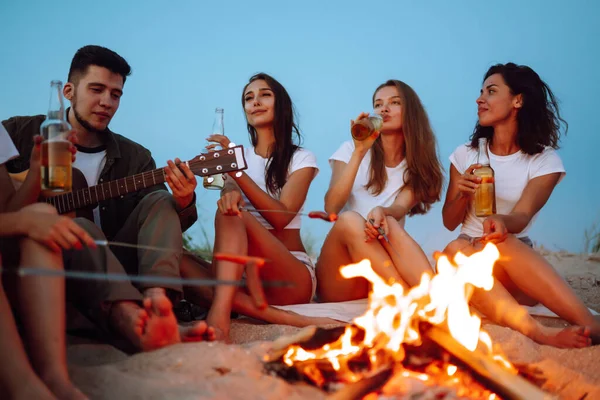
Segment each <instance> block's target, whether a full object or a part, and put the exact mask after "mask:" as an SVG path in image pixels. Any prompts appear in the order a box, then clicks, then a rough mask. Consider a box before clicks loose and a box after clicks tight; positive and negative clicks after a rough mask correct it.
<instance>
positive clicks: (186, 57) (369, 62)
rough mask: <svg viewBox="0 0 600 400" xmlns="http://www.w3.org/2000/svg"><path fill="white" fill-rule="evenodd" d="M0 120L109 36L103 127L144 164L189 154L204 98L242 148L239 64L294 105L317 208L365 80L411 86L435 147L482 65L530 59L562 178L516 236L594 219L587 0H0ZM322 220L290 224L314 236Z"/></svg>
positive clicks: (462, 113)
mask: <svg viewBox="0 0 600 400" xmlns="http://www.w3.org/2000/svg"><path fill="white" fill-rule="evenodd" d="M0 15H2V24H0V51H1V53H2V62H1V63H0V76H1V77H2V78H3V90H2V93H1V94H0V118H2V119H5V118H8V117H10V116H13V115H31V114H38V113H45V112H46V109H47V105H48V86H49V82H50V81H51V80H52V79H62V80H66V75H67V72H68V68H69V64H70V61H71V58H72V56H73V54H74V53H75V51H76V50H77V49H78V48H79V47H81V46H84V45H86V44H98V45H103V46H106V47H109V48H111V49H113V50H115V51H117V52H118V53H119V54H121V55H122V56H124V57H125V58H126V59H127V60H128V61H129V63H130V64H131V65H132V67H133V75H132V76H131V77H130V79H128V81H127V83H126V85H125V95H124V96H123V98H122V101H121V107H120V109H119V111H118V113H117V114H116V116H115V118H114V119H113V121H112V123H111V128H112V129H113V130H114V131H115V132H118V133H121V134H123V135H125V136H128V137H129V138H131V139H133V140H136V141H138V142H140V143H142V144H143V145H144V146H146V147H147V148H149V149H150V150H151V151H152V153H153V155H154V158H155V159H156V161H157V164H158V165H159V166H161V165H164V164H165V162H166V160H167V159H169V158H174V157H176V156H178V157H180V158H182V159H188V158H191V157H193V156H195V155H196V154H198V153H199V152H202V151H203V146H204V138H205V137H206V136H207V135H208V134H209V133H210V129H211V126H212V120H213V114H214V109H215V107H223V108H224V109H225V131H226V134H227V135H228V136H229V137H230V138H231V139H232V140H233V141H235V142H236V143H240V144H247V143H248V138H247V137H248V135H247V131H246V126H245V121H244V116H243V110H242V106H241V102H240V97H241V90H242V88H243V86H244V84H245V83H246V82H247V79H248V78H249V77H250V76H251V75H252V74H254V73H256V72H259V71H264V72H267V73H270V74H272V75H273V76H274V77H276V78H277V79H278V80H279V81H280V82H281V83H282V84H283V85H284V86H285V87H286V88H287V90H288V91H289V93H290V95H291V97H292V99H293V101H294V102H295V105H296V108H297V110H298V114H299V117H300V118H299V122H300V127H301V129H302V132H303V134H304V146H305V147H307V148H308V149H310V150H312V151H314V152H315V153H316V155H317V159H318V163H319V166H320V168H321V172H320V174H319V175H318V177H317V178H316V179H315V181H314V183H313V185H312V186H311V189H310V192H309V196H308V203H307V207H306V208H307V209H308V210H315V209H322V208H323V196H324V194H325V191H326V189H327V186H328V183H329V177H330V169H329V166H328V163H327V159H328V158H329V156H330V155H331V154H332V153H333V152H334V151H335V150H336V149H337V147H338V146H339V145H340V143H341V142H342V141H344V140H347V139H348V138H349V129H348V126H349V120H350V119H351V118H353V117H354V116H356V115H357V114H358V113H359V112H361V111H368V110H370V109H371V104H370V99H371V96H372V92H373V90H374V89H375V88H376V87H377V86H378V85H379V84H380V83H382V82H384V81H385V80H387V79H390V78H394V79H400V80H403V81H405V82H406V83H408V84H409V85H411V86H412V87H413V88H414V89H415V90H416V92H417V93H418V94H419V96H420V97H421V100H422V102H423V104H424V105H425V107H426V108H427V111H428V113H429V116H430V119H431V122H432V125H433V127H434V130H435V132H436V135H437V138H438V144H439V151H440V155H441V158H442V161H443V164H444V167H445V168H446V169H448V166H449V161H448V156H449V155H450V153H451V152H452V151H453V150H454V148H456V146H458V145H459V144H461V143H463V142H465V141H467V139H468V137H469V135H470V133H471V132H472V129H473V125H474V123H475V121H476V105H475V99H476V97H477V96H478V92H479V89H480V85H481V80H482V77H483V75H484V73H485V71H486V70H487V68H488V67H489V66H490V65H492V64H495V63H499V62H502V63H504V62H508V61H513V62H516V63H519V64H527V65H529V66H531V67H532V68H534V69H535V70H536V71H537V72H538V73H539V74H540V75H541V76H542V78H543V79H544V80H546V82H548V83H549V85H550V87H551V88H552V89H553V90H554V92H555V94H556V95H557V96H558V97H559V99H560V100H561V105H562V111H563V115H564V117H565V119H566V120H567V121H568V122H569V133H568V135H567V136H566V137H565V138H564V139H563V141H562V148H561V150H560V152H559V154H560V155H561V157H562V158H563V162H564V163H565V166H566V169H567V177H566V178H565V180H563V182H561V184H560V185H559V186H558V187H557V189H556V190H555V192H554V193H553V195H552V197H551V198H550V201H549V202H548V204H547V205H546V206H545V208H544V209H543V210H542V212H541V215H540V217H539V218H538V220H537V222H536V224H535V225H534V227H533V229H532V231H531V235H532V237H533V239H534V240H535V241H537V242H538V243H541V244H544V245H545V246H547V247H550V248H554V249H567V250H571V251H581V250H583V240H584V239H583V232H584V230H585V229H586V228H589V227H590V226H591V225H592V223H593V222H595V221H600V207H599V206H598V205H599V204H600V202H599V201H598V198H600V185H599V184H598V178H597V173H598V172H599V171H600V168H599V167H598V162H597V161H598V158H596V157H597V152H598V149H600V122H599V121H600V120H599V118H598V111H597V107H598V106H599V105H600V104H599V101H598V93H600V81H599V80H598V79H597V77H596V76H595V73H596V71H597V66H598V65H599V63H600V46H599V45H598V42H597V40H598V38H600V27H599V26H600V24H597V17H598V16H599V15H600V3H599V2H596V1H593V0H589V1H583V0H581V1H572V2H565V1H557V0H555V1H533V0H532V1H526V2H523V1H517V0H507V1H503V2H495V3H493V4H490V2H477V1H472V0H464V1H462V0H461V1H452V2H449V1H442V0H439V1H435V0H431V1H422V2H416V1H379V2H355V1H300V2H287V1H261V2H258V3H253V2H246V1H212V2H207V1H203V2H201V1H178V2H166V1H136V0H130V1H113V0H109V1H104V2H93V3H92V2H85V1H59V0H55V1H51V2H48V1H37V2H36V1H28V0H21V1H9V0H2V1H0ZM197 195H198V201H199V202H200V203H201V206H200V214H201V215H200V221H199V222H198V223H197V224H196V225H195V226H194V227H192V228H191V231H190V232H191V233H192V234H194V235H195V236H196V237H198V238H199V237H200V235H199V233H200V225H202V226H204V228H205V229H206V230H207V231H208V232H209V234H210V235H212V230H213V228H212V226H213V215H214V210H215V202H216V200H217V194H216V193H215V192H208V191H206V190H204V189H202V187H201V185H200V187H199V188H198V189H197ZM328 229H329V226H328V225H327V224H326V223H324V222H319V221H308V220H307V221H305V224H304V226H303V230H304V233H308V232H310V234H311V235H312V236H313V237H315V238H316V239H317V244H318V245H319V246H320V244H321V242H322V240H323V238H324V237H325V235H326V233H327V231H328ZM407 229H408V231H409V232H410V233H411V234H412V235H413V236H414V237H415V238H416V239H417V241H418V242H419V243H420V244H421V245H422V246H423V247H424V248H425V250H426V251H427V252H429V253H430V252H431V251H432V250H434V249H439V248H442V247H443V246H444V245H445V244H446V243H447V242H448V241H450V240H451V239H452V238H454V237H455V236H456V235H457V234H458V232H448V231H447V230H446V229H445V228H444V227H443V225H442V219H441V203H440V204H437V205H436V206H435V207H434V208H433V209H432V210H431V211H430V212H429V214H428V215H426V216H417V217H413V218H411V219H409V221H408V223H407Z"/></svg>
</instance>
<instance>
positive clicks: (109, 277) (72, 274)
mask: <svg viewBox="0 0 600 400" xmlns="http://www.w3.org/2000/svg"><path fill="white" fill-rule="evenodd" d="M1 271H2V273H15V274H17V275H18V276H21V277H23V276H49V277H60V278H68V279H82V280H92V281H112V282H134V283H153V284H157V285H182V286H240V287H245V286H247V284H246V282H244V281H241V280H240V281H236V280H222V279H187V278H174V277H163V276H148V275H127V274H117V273H103V272H102V273H99V272H87V271H68V270H54V269H46V268H31V267H22V268H11V269H5V268H3V269H1ZM262 285H264V286H269V287H290V286H293V284H292V283H290V282H285V281H268V282H262Z"/></svg>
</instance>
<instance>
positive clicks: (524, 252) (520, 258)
mask: <svg viewBox="0 0 600 400" xmlns="http://www.w3.org/2000/svg"><path fill="white" fill-rule="evenodd" d="M498 250H499V251H500V254H501V259H500V260H499V261H498V263H497V266H496V267H495V269H496V268H497V269H498V273H499V274H502V275H499V279H502V278H503V275H504V276H506V278H507V280H505V281H504V282H503V284H504V285H505V286H507V288H508V289H509V290H510V289H511V287H515V288H517V289H519V290H520V291H522V292H523V293H524V294H525V295H527V296H529V297H532V298H533V299H535V300H537V301H539V302H540V303H542V304H544V305H545V306H546V307H548V308H549V309H550V310H552V311H554V312H555V313H556V314H557V315H559V316H560V317H561V318H563V319H565V320H567V321H568V322H570V323H571V324H574V325H580V326H587V327H589V328H590V329H591V334H592V336H595V337H600V322H598V320H596V319H595V318H594V316H593V315H592V313H590V311H589V310H588V308H587V307H586V306H585V304H583V302H582V301H581V300H580V299H579V298H578V297H577V295H576V294H575V292H574V291H573V290H572V289H571V287H570V286H569V285H568V284H567V283H566V282H565V281H564V280H563V279H562V277H561V276H560V275H559V274H558V273H557V272H556V271H555V270H554V268H553V267H552V265H550V264H549V263H548V262H547V261H546V260H545V259H544V258H543V257H542V256H541V255H539V254H538V253H537V252H535V251H534V250H533V249H531V248H530V247H529V246H527V245H525V244H524V243H523V242H521V241H520V240H519V239H517V238H516V237H514V236H512V235H509V237H508V238H507V239H506V240H505V241H503V242H502V243H499V244H498Z"/></svg>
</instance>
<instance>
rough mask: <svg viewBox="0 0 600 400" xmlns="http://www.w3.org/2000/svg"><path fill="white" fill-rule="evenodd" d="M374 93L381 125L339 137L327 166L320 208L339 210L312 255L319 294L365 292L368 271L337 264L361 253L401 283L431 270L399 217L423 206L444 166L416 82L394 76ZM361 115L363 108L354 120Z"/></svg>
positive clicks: (334, 296) (436, 192) (339, 297)
mask: <svg viewBox="0 0 600 400" xmlns="http://www.w3.org/2000/svg"><path fill="white" fill-rule="evenodd" d="M372 101H373V108H374V109H375V112H376V113H377V114H379V115H381V116H382V117H383V125H382V127H381V132H373V134H372V135H371V137H369V138H367V139H365V140H362V141H360V140H356V139H353V141H347V142H345V143H343V144H342V145H341V146H340V148H339V149H338V150H337V151H336V152H335V153H334V154H333V155H332V156H331V158H330V159H329V162H330V164H331V168H332V174H331V182H330V184H329V190H328V191H327V194H326V195H325V211H327V212H329V213H339V212H340V211H344V212H343V213H342V214H341V215H340V216H339V219H338V221H337V222H336V223H335V225H334V226H333V228H332V229H331V231H330V232H329V234H328V235H327V238H326V239H325V242H324V243H323V247H322V249H321V255H320V256H319V260H318V262H317V278H318V285H317V287H318V297H319V301H322V302H338V301H346V300H353V299H360V298H366V297H367V296H368V293H369V283H368V281H367V280H366V279H364V278H354V279H345V278H343V277H342V276H341V275H340V272H339V269H340V267H341V266H343V265H346V264H351V263H355V262H358V261H360V260H362V259H365V258H368V259H370V260H371V265H372V267H373V269H374V270H375V272H377V273H378V274H379V275H380V276H382V277H384V278H386V279H389V280H393V281H395V282H400V283H401V284H402V285H403V286H404V287H405V288H408V287H412V286H414V285H416V284H418V283H419V282H420V280H421V276H422V275H423V274H424V273H425V274H431V273H432V272H433V270H432V268H431V265H430V264H429V261H428V260H427V257H426V256H425V253H424V252H423V250H422V249H421V247H420V246H419V245H418V244H417V242H415V240H414V239H413V238H412V237H411V236H410V235H409V234H408V233H407V232H406V231H405V230H404V221H405V217H406V216H407V215H409V216H410V215H415V214H425V213H426V212H427V211H428V210H429V209H430V208H431V205H432V204H433V203H434V202H436V201H438V200H439V199H440V193H441V190H442V182H443V174H442V168H441V164H440V162H439V159H438V155H437V151H436V140H435V136H434V134H433V131H432V129H431V127H430V124H429V119H428V117H427V113H426V112H425V109H424V107H423V105H422V104H421V101H420V99H419V97H418V96H417V94H416V93H415V92H414V90H413V89H412V88H411V87H410V86H408V85H407V84H406V83H404V82H401V81H398V80H389V81H387V82H385V83H383V84H382V85H380V86H379V87H378V88H377V89H376V90H375V93H374V94H373V99H372ZM367 116H368V114H366V113H362V114H360V115H359V116H358V118H357V120H361V119H363V118H367ZM351 124H354V121H352V122H351ZM371 220H372V222H370V221H371ZM377 228H382V229H383V231H384V232H385V234H386V235H387V237H388V238H389V241H390V243H387V242H386V241H385V240H383V237H382V235H381V234H380V233H379V232H378V231H377ZM374 239H379V240H374Z"/></svg>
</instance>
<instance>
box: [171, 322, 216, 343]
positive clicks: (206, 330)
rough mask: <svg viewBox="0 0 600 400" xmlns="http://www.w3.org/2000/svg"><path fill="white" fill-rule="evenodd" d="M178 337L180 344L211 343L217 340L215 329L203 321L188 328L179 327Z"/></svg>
mask: <svg viewBox="0 0 600 400" xmlns="http://www.w3.org/2000/svg"><path fill="white" fill-rule="evenodd" d="M179 335H180V336H181V341H182V342H201V341H203V340H207V341H209V342H212V341H214V340H216V339H217V332H216V330H215V328H213V327H212V326H209V325H208V324H207V323H206V322H205V321H200V322H198V323H196V324H195V325H193V326H190V327H180V328H179Z"/></svg>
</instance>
